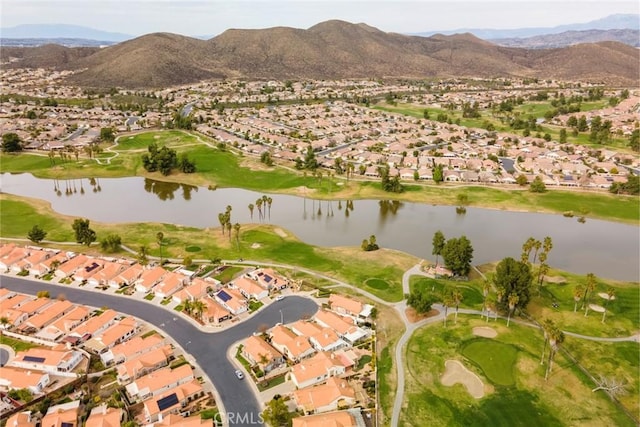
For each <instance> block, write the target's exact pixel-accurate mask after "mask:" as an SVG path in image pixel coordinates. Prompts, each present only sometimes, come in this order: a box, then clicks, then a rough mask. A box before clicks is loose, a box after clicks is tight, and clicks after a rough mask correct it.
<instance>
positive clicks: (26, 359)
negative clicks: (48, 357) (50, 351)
mask: <svg viewBox="0 0 640 427" xmlns="http://www.w3.org/2000/svg"><path fill="white" fill-rule="evenodd" d="M22 360H23V361H24V362H35V363H42V362H44V357H35V356H25V357H23V358H22Z"/></svg>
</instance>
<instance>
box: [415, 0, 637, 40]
mask: <svg viewBox="0 0 640 427" xmlns="http://www.w3.org/2000/svg"><path fill="white" fill-rule="evenodd" d="M541 7H542V6H541ZM614 29H630V30H640V15H637V14H615V15H609V16H606V17H604V18H600V19H596V20H593V21H589V22H582V23H576V24H565V25H558V26H555V27H529V28H513V29H492V28H458V29H456V30H447V31H424V32H420V33H414V34H413V35H416V36H424V37H428V36H432V35H435V34H445V35H450V34H459V33H471V34H473V35H474V36H476V37H478V38H481V39H484V40H495V39H512V38H525V37H534V36H541V35H545V34H558V33H564V32H566V31H587V30H614Z"/></svg>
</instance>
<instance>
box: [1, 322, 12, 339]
mask: <svg viewBox="0 0 640 427" xmlns="http://www.w3.org/2000/svg"><path fill="white" fill-rule="evenodd" d="M9 323H11V322H10V321H9V318H8V317H6V316H2V317H0V325H2V327H1V328H0V344H2V337H3V334H4V331H5V330H6V329H7V325H8V324H9Z"/></svg>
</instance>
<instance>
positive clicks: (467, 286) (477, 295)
mask: <svg viewBox="0 0 640 427" xmlns="http://www.w3.org/2000/svg"><path fill="white" fill-rule="evenodd" d="M410 288H411V290H414V289H420V290H422V289H426V290H427V291H428V292H430V293H432V294H433V295H434V296H435V297H437V298H440V299H441V298H442V295H443V294H444V293H445V292H451V291H452V290H454V289H458V290H460V292H462V302H461V304H460V307H468V308H475V309H478V310H479V309H481V308H482V302H483V299H484V298H483V297H482V290H481V289H482V281H481V280H472V281H469V282H458V281H453V280H445V279H432V278H429V277H424V276H412V277H411V279H410Z"/></svg>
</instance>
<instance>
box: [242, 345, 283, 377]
mask: <svg viewBox="0 0 640 427" xmlns="http://www.w3.org/2000/svg"><path fill="white" fill-rule="evenodd" d="M242 356H243V357H244V358H245V359H246V360H247V361H248V362H249V363H250V364H251V366H255V365H258V367H259V368H260V369H261V370H262V371H263V372H264V373H265V374H268V373H269V372H271V371H273V370H274V369H276V368H279V367H280V366H282V364H284V362H285V360H284V356H282V354H281V353H280V352H279V351H278V350H276V349H275V348H273V347H272V346H270V345H269V344H268V343H267V342H266V341H265V340H263V339H262V338H260V337H256V336H250V337H249V338H247V339H246V340H245V341H244V342H243V343H242Z"/></svg>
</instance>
